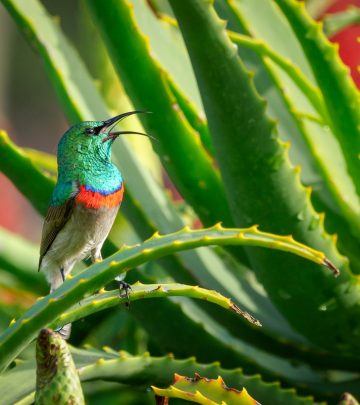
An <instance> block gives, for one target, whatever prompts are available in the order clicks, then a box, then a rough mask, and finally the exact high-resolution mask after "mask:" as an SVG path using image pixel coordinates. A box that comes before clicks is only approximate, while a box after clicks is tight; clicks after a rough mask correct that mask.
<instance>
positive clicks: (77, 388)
mask: <svg viewBox="0 0 360 405" xmlns="http://www.w3.org/2000/svg"><path fill="white" fill-rule="evenodd" d="M36 361H37V379H36V394H35V405H48V404H59V405H61V404H73V405H83V404H85V401H84V396H83V392H82V389H81V385H80V380H79V375H78V373H77V370H76V368H75V364H74V362H73V359H72V357H71V353H70V350H69V348H68V346H67V344H66V342H65V340H64V339H62V338H61V337H60V336H59V335H58V334H57V333H55V332H53V331H51V330H49V329H43V330H42V331H40V333H39V336H38V339H37V345H36Z"/></svg>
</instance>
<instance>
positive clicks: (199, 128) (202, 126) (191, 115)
mask: <svg viewBox="0 0 360 405" xmlns="http://www.w3.org/2000/svg"><path fill="white" fill-rule="evenodd" d="M167 84H168V86H169V88H170V90H171V92H172V93H173V95H174V96H175V98H176V101H177V103H178V104H179V107H180V109H181V111H182V112H183V113H184V115H185V117H186V119H187V120H188V122H189V124H190V125H191V126H192V128H193V129H194V130H195V131H196V132H197V133H198V134H199V137H200V139H201V142H202V144H203V146H204V147H205V148H206V150H207V151H208V152H209V153H210V155H211V156H212V157H213V156H214V152H215V151H214V146H213V144H212V140H211V136H210V133H209V128H208V125H207V121H206V118H205V117H204V116H202V115H201V114H200V113H199V111H198V110H197V109H196V106H195V105H194V104H193V103H192V102H191V100H189V99H188V98H187V97H186V96H185V94H184V93H183V92H182V90H181V89H180V87H179V86H178V85H177V84H176V83H175V82H174V81H173V80H172V79H171V77H169V76H168V77H167Z"/></svg>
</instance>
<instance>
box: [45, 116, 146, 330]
mask: <svg viewBox="0 0 360 405" xmlns="http://www.w3.org/2000/svg"><path fill="white" fill-rule="evenodd" d="M143 112H144V111H130V112H126V113H124V114H120V115H117V116H116V117H114V118H110V119H108V120H105V121H86V122H81V123H79V124H77V125H74V126H73V127H71V128H70V129H69V130H68V131H66V132H65V134H64V135H63V136H62V138H61V140H60V142H59V145H58V152H57V161H58V180H57V183H56V186H55V189H54V192H53V194H52V197H51V200H50V204H49V207H48V211H47V214H46V217H45V222H44V226H43V231H42V240H41V247H40V260H39V270H40V271H43V272H44V273H45V275H46V278H47V280H48V281H49V283H50V291H51V292H52V291H54V290H55V289H56V288H58V287H59V286H60V285H61V284H62V283H63V282H64V280H65V277H66V276H67V274H69V273H70V272H71V270H72V268H73V267H74V265H75V263H76V262H78V261H80V260H83V259H86V258H88V257H90V258H91V260H92V262H95V261H97V260H101V259H102V257H101V247H102V245H103V243H104V241H105V239H106V237H107V236H108V234H109V232H110V229H111V227H112V225H113V223H114V220H115V217H116V214H117V212H118V210H119V207H120V204H121V201H122V199H123V194H124V184H123V178H122V175H121V173H120V171H119V170H118V168H117V167H116V166H115V165H114V164H113V163H112V162H111V149H112V145H113V142H114V140H115V139H116V138H117V137H118V136H119V135H122V134H127V133H130V134H139V135H146V134H142V133H140V132H133V131H117V132H113V131H112V130H113V128H114V126H115V125H116V124H117V123H118V122H119V121H120V120H122V119H123V118H125V117H128V116H129V115H132V114H138V113H143ZM146 136H148V135H146ZM119 281H120V280H119ZM120 283H121V284H122V287H124V288H125V291H126V293H127V288H128V287H129V286H128V285H127V284H126V283H124V282H122V281H120ZM70 328H71V325H70V324H69V325H65V326H64V327H62V328H61V329H59V330H58V332H59V333H60V334H61V335H62V336H63V337H64V338H68V337H69V335H70Z"/></svg>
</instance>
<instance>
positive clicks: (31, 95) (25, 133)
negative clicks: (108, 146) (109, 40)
mask: <svg viewBox="0 0 360 405" xmlns="http://www.w3.org/2000/svg"><path fill="white" fill-rule="evenodd" d="M42 3H43V4H44V5H45V7H46V8H47V10H48V11H49V12H50V13H51V14H52V15H53V16H54V19H56V21H58V23H59V24H61V26H62V28H63V30H64V31H65V33H66V34H67V35H68V36H69V37H70V38H71V40H72V41H73V42H74V43H75V44H76V46H77V49H78V51H79V52H80V54H81V56H82V57H83V59H84V60H85V61H86V64H87V66H88V67H89V69H90V71H91V73H92V75H93V77H94V78H95V79H96V78H97V77H99V69H100V66H99V59H101V58H97V49H96V45H95V47H94V44H96V43H97V34H96V31H95V29H94V27H92V25H91V21H90V18H89V16H88V14H87V11H86V8H85V7H84V4H83V3H82V1H81V0H63V1H61V2H59V1H53V0H43V2H42ZM306 5H307V7H308V9H309V11H310V12H311V14H312V15H313V16H314V17H315V18H320V17H322V16H323V15H326V14H330V13H337V12H339V11H342V10H345V9H347V8H348V7H352V6H356V7H360V0H308V1H307V2H306ZM0 26H1V35H0V60H1V63H0V128H2V129H5V130H6V131H8V132H9V134H10V136H11V138H12V139H13V140H14V141H15V142H16V143H17V144H19V145H21V146H24V147H29V148H36V149H39V150H41V151H45V152H49V153H52V154H55V153H56V145H57V142H58V140H59V138H60V136H61V135H62V133H63V132H64V131H65V130H66V129H67V127H68V124H67V122H66V119H65V116H64V113H63V112H62V109H61V108H60V106H59V103H58V101H57V98H56V96H55V93H54V90H53V88H52V86H51V85H50V82H49V80H48V79H47V76H46V71H45V68H44V66H43V63H42V61H41V59H40V57H39V56H38V55H37V54H36V52H35V50H34V49H32V48H31V47H29V45H28V44H27V43H26V41H25V39H24V38H23V37H22V36H21V33H20V32H19V30H18V29H16V27H15V24H14V22H13V21H12V19H11V18H10V17H9V15H8V14H7V12H6V11H5V9H4V8H2V7H0ZM358 38H360V23H358V24H354V25H352V26H350V27H348V28H346V29H344V30H342V31H340V32H338V33H336V34H335V35H333V36H332V37H331V40H332V41H334V42H337V43H339V46H340V56H341V58H342V59H343V61H344V62H345V63H346V64H347V65H348V66H349V67H350V68H351V70H352V76H353V78H354V81H355V82H356V84H357V86H358V87H360V72H359V65H360V42H359V40H358ZM94 50H95V51H94ZM24 65H26V68H27V71H30V72H31V76H30V77H29V76H28V75H24V71H25V70H24V69H23V66H24ZM116 91H120V92H121V89H119V88H117V89H116ZM117 96H119V94H118V93H117ZM41 224H42V219H41V218H40V216H39V215H38V214H37V213H36V212H35V211H34V210H33V208H32V207H31V206H30V204H29V203H28V202H27V201H26V200H25V199H24V198H23V197H22V196H21V195H20V193H18V192H17V191H16V190H15V188H14V187H13V186H12V184H11V183H10V182H9V181H8V180H7V179H6V178H5V177H4V175H2V174H1V173H0V226H2V227H5V228H6V229H8V230H10V231H13V232H16V233H19V234H21V235H23V236H24V237H26V238H27V239H29V240H31V241H33V242H35V243H39V241H40V236H41Z"/></svg>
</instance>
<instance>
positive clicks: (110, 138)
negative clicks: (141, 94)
mask: <svg viewBox="0 0 360 405" xmlns="http://www.w3.org/2000/svg"><path fill="white" fill-rule="evenodd" d="M147 113H149V112H148V111H141V110H135V111H129V112H126V113H123V114H120V115H117V116H116V117H113V118H109V119H108V120H106V121H104V126H103V127H102V128H101V132H103V133H104V132H106V131H107V130H108V128H109V127H111V126H115V125H116V124H117V123H118V122H119V121H121V120H122V119H124V118H126V117H128V116H130V115H133V114H147ZM111 129H112V128H110V130H109V132H108V134H107V136H106V137H105V138H104V139H103V140H102V141H103V142H106V141H114V140H115V139H116V138H117V137H118V136H119V135H122V134H137V135H144V136H148V137H149V138H152V137H151V136H150V135H148V134H144V133H142V132H135V131H116V132H112V131H111ZM153 139H154V138H153Z"/></svg>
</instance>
